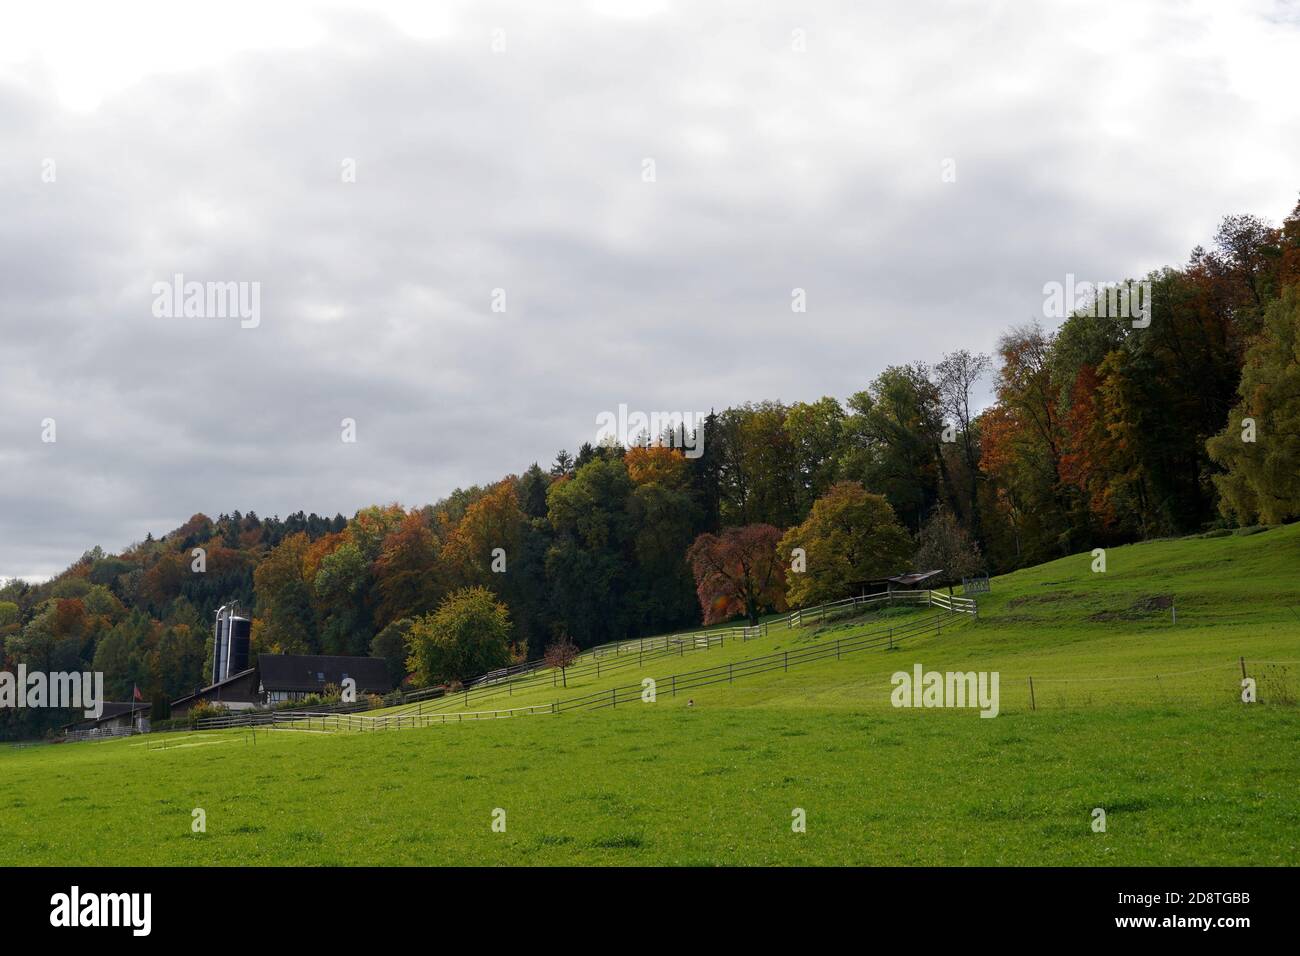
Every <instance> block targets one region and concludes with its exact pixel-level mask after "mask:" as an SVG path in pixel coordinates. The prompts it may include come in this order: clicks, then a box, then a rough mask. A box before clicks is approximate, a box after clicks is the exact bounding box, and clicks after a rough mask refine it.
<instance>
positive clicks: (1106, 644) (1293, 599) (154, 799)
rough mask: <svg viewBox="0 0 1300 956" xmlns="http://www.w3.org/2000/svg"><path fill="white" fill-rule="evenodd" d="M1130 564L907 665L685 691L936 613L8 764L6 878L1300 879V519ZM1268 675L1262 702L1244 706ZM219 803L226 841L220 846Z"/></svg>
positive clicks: (1080, 578)
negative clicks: (612, 868)
mask: <svg viewBox="0 0 1300 956" xmlns="http://www.w3.org/2000/svg"><path fill="white" fill-rule="evenodd" d="M1105 558H1106V570H1105V572H1104V573H1097V572H1094V571H1093V570H1092V566H1093V562H1094V559H1093V556H1092V555H1091V554H1086V553H1085V554H1080V555H1075V556H1072V557H1070V558H1065V559H1062V560H1059V561H1055V562H1051V563H1049V564H1045V565H1041V566H1039V567H1036V568H1032V569H1029V570H1025V571H1021V572H1017V573H1014V574H1010V575H1006V576H1003V577H1000V578H996V579H995V580H994V582H993V591H992V593H991V594H988V595H982V596H981V597H980V613H979V616H978V619H976V620H972V619H970V618H968V617H966V616H957V617H954V618H953V619H952V620H951V622H950V623H945V626H944V628H943V631H942V633H941V634H933V633H932V634H928V635H926V636H924V637H920V638H915V639H906V640H900V641H899V642H898V643H897V644H896V646H895V649H894V650H892V651H891V650H888V649H885V648H873V649H867V650H862V651H858V652H856V653H851V654H845V655H843V656H842V657H841V658H840V659H835V658H834V657H830V658H826V659H822V660H818V661H815V662H812V663H806V664H802V665H799V666H793V667H791V668H790V669H789V670H788V671H784V670H774V671H769V672H767V673H763V674H759V675H756V676H752V677H747V678H744V679H738V680H736V681H735V683H725V682H724V683H718V684H713V685H711V686H707V687H698V688H694V689H692V690H690V691H689V692H685V693H681V694H678V695H676V696H673V695H671V693H670V692H669V690H668V687H669V686H670V681H671V678H672V676H673V675H674V674H683V673H685V672H688V671H692V670H697V669H700V668H705V667H713V666H715V665H717V664H725V663H728V662H737V661H741V660H744V659H747V658H751V657H755V656H759V655H765V654H773V653H780V652H782V651H785V650H796V649H799V648H803V647H807V646H809V645H812V644H825V643H827V642H834V641H836V640H848V639H852V638H853V637H855V636H858V635H862V634H866V633H874V632H877V631H879V630H880V629H881V628H888V627H890V626H902V625H905V624H906V622H908V621H913V620H916V619H917V616H918V615H921V614H932V613H934V610H933V609H927V610H925V611H921V610H918V609H904V608H892V609H889V610H886V611H884V612H874V613H869V614H863V615H860V616H858V617H854V618H850V619H845V620H840V621H834V622H828V623H826V624H822V625H817V624H810V625H807V626H805V627H802V628H786V627H783V626H773V627H771V629H770V630H769V633H768V635H767V636H765V637H762V638H758V639H755V640H751V641H747V642H742V641H728V642H727V643H725V644H724V645H723V646H721V647H714V648H712V649H709V650H699V651H694V650H693V651H691V652H689V653H683V654H682V655H681V656H680V657H672V656H665V657H658V658H654V659H652V660H647V661H646V662H645V664H644V666H630V667H625V668H620V669H619V670H617V671H615V672H613V673H604V674H602V676H600V677H596V676H595V675H594V674H586V675H583V676H576V675H570V677H569V680H568V684H569V686H568V688H567V689H566V688H564V687H561V686H555V685H554V684H552V683H551V682H550V681H549V680H547V679H543V680H538V681H533V682H531V683H529V684H526V685H525V684H521V685H519V686H518V687H515V688H505V687H501V688H499V689H497V690H496V691H495V692H494V693H492V694H491V695H490V696H487V697H482V698H480V699H476V700H471V701H470V702H469V703H468V704H466V703H464V702H463V701H458V699H457V698H447V699H445V700H443V701H438V702H432V703H430V704H426V705H424V712H425V713H429V712H431V711H433V710H434V709H435V708H436V712H440V713H457V712H461V711H467V712H471V713H477V712H481V711H484V710H490V709H492V708H505V707H520V706H525V705H536V704H542V705H544V704H548V703H550V702H551V701H554V700H557V699H562V698H564V697H572V696H578V695H582V694H588V693H596V692H599V691H602V690H607V689H609V688H611V687H614V686H616V685H618V686H628V685H636V684H640V682H641V681H642V680H643V679H644V678H646V677H650V678H653V679H654V680H655V682H656V689H657V697H656V700H655V701H654V702H644V703H642V702H635V703H629V704H626V705H624V704H623V703H621V702H620V704H619V706H618V707H615V708H608V707H606V708H603V709H593V710H579V711H571V712H567V713H562V714H559V715H549V714H547V715H534V716H518V717H511V718H502V719H483V720H465V721H463V722H455V723H448V724H445V725H439V726H432V727H427V728H422V729H408V730H390V731H386V732H374V733H328V732H320V731H310V732H309V731H307V730H305V729H301V728H299V729H292V730H276V731H259V732H258V733H257V734H256V735H254V734H252V733H251V732H248V731H239V730H236V731H217V732H206V733H188V734H186V733H177V734H157V735H149V736H146V737H138V738H134V739H125V740H116V741H111V742H104V743H85V744H63V745H52V746H43V747H30V748H24V749H13V748H4V749H3V750H0V863H3V864H5V865H15V864H96V865H115V864H145V865H151V864H188V865H230V866H234V865H295V866H297V865H341V866H348V865H360V864H367V865H386V864H398V865H405V864H433V865H438V864H455V865H511V864H539V865H555V864H615V865H639V864H673V865H701V866H713V865H750V864H764V865H768V864H772V865H809V864H812V865H840V864H877V865H880V864H886V865H887V864H902V865H918V864H942V865H964V864H971V865H1026V864H1046V865H1139V864H1146V865H1174V864H1178V865H1198V864H1206V865H1209V864H1218V865H1240V864H1244V865H1294V864H1297V863H1300V708H1298V707H1297V704H1296V698H1297V696H1300V525H1292V526H1287V527H1282V528H1273V529H1269V530H1264V531H1260V532H1258V533H1237V534H1229V535H1224V536H1216V537H1199V538H1186V539H1180V540H1176V541H1156V542H1148V543H1144V544H1138V545H1131V546H1127V547H1122V548H1112V549H1109V550H1108V551H1107V553H1106V555H1105ZM1175 616H1176V619H1175ZM1243 662H1244V666H1245V669H1246V673H1247V675H1248V676H1249V677H1251V678H1252V679H1253V680H1254V681H1255V682H1256V686H1257V688H1258V695H1259V698H1260V700H1259V702H1258V703H1253V704H1245V703H1243V702H1242V701H1241V693H1242V688H1241V682H1242V667H1243ZM918 663H919V664H921V665H922V666H923V667H924V669H925V670H927V671H928V670H938V671H988V672H997V673H998V675H999V687H1000V708H999V713H998V716H997V717H996V718H993V719H983V718H981V717H980V716H979V714H978V712H977V711H976V710H973V709H964V710H963V709H935V708H895V707H893V706H892V705H891V702H890V694H891V690H892V683H891V676H892V675H893V674H894V673H895V672H896V671H908V672H910V671H911V670H912V668H913V666H914V665H916V664H918ZM1031 678H1032V681H1033V687H1032V691H1031V687H1030V680H1031ZM621 700H622V698H620V701H621ZM397 710H401V709H397ZM1097 808H1100V809H1101V810H1103V811H1104V812H1105V822H1106V829H1105V832H1094V829H1093V820H1094V811H1095V810H1096V809H1097ZM196 809H201V810H202V811H203V813H204V816H205V819H206V832H202V833H196V832H193V828H192V820H193V819H194V811H195V810H196ZM797 818H803V819H805V820H806V828H805V830H804V832H795V830H794V829H793V828H792V822H793V821H795V820H796V819H797ZM494 820H495V821H496V822H497V827H496V828H494V827H493V823H494ZM503 820H504V829H502V827H501V821H503Z"/></svg>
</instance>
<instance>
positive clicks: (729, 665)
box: [727, 664, 735, 684]
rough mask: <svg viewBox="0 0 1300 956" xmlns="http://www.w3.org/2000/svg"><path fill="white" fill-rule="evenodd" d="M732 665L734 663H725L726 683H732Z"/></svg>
mask: <svg viewBox="0 0 1300 956" xmlns="http://www.w3.org/2000/svg"><path fill="white" fill-rule="evenodd" d="M734 666H735V665H734V664H728V665H727V683H728V684H731V683H734V682H733V680H732V677H731V669H732V667H734Z"/></svg>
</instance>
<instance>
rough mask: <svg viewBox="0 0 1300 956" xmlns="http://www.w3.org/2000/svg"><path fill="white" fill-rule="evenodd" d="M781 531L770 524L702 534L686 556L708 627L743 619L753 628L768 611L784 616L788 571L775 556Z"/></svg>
mask: <svg viewBox="0 0 1300 956" xmlns="http://www.w3.org/2000/svg"><path fill="white" fill-rule="evenodd" d="M780 540H781V531H780V529H778V528H775V527H773V526H772V525H770V524H753V525H746V526H744V527H740V528H726V529H724V530H723V531H721V532H719V533H718V534H702V535H700V536H699V537H698V538H696V539H695V543H694V544H692V545H691V547H690V550H688V551H687V552H686V561H687V563H688V564H690V566H691V571H692V573H693V574H694V576H695V593H696V596H697V597H698V598H699V602H700V609H701V610H702V611H703V612H704V623H705V624H715V623H717V622H718V621H725V620H727V619H728V618H731V617H734V616H736V615H737V614H743V615H745V617H746V618H747V619H748V621H749V623H750V624H751V625H754V624H757V623H758V617H759V615H760V614H761V613H763V612H764V611H767V610H769V609H770V610H776V611H783V610H785V565H784V563H783V562H782V560H781V559H780V558H779V557H778V555H777V549H776V545H777V542H779V541H780Z"/></svg>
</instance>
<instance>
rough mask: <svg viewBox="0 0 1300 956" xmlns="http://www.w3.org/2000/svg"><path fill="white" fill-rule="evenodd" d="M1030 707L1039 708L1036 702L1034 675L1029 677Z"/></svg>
mask: <svg viewBox="0 0 1300 956" xmlns="http://www.w3.org/2000/svg"><path fill="white" fill-rule="evenodd" d="M1029 709H1030V710H1037V709H1038V705H1037V704H1036V703H1035V702H1034V679H1033V678H1032V677H1031V678H1029Z"/></svg>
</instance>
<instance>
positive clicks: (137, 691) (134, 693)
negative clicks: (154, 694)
mask: <svg viewBox="0 0 1300 956" xmlns="http://www.w3.org/2000/svg"><path fill="white" fill-rule="evenodd" d="M131 686H132V687H133V688H134V690H133V691H132V693H131V699H132V700H144V695H143V694H141V693H140V687H139V685H138V684H132V685H131Z"/></svg>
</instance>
